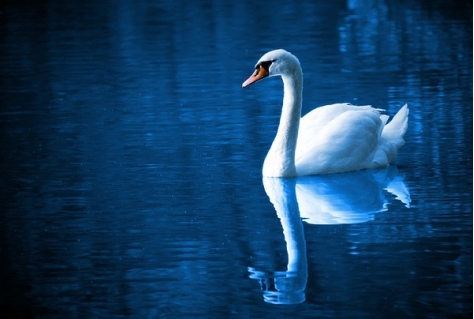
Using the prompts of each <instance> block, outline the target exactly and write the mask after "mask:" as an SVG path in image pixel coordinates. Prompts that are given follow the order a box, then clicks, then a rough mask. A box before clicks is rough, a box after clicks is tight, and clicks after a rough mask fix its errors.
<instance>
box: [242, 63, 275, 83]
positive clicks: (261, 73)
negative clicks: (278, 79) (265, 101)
mask: <svg viewBox="0 0 474 319" xmlns="http://www.w3.org/2000/svg"><path fill="white" fill-rule="evenodd" d="M268 74H269V73H268V71H267V70H265V68H264V67H263V66H261V65H259V66H257V68H256V69H255V72H253V74H252V75H251V76H250V77H249V78H248V79H247V81H245V82H244V83H242V88H245V87H247V86H249V85H250V84H253V83H255V82H257V81H259V80H261V79H263V78H265V77H267V76H268Z"/></svg>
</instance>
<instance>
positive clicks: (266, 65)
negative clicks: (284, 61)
mask: <svg viewBox="0 0 474 319" xmlns="http://www.w3.org/2000/svg"><path fill="white" fill-rule="evenodd" d="M273 61H275V60H272V61H264V62H260V65H261V66H262V67H263V68H264V69H265V70H266V71H267V72H268V69H269V68H270V65H272V63H273Z"/></svg>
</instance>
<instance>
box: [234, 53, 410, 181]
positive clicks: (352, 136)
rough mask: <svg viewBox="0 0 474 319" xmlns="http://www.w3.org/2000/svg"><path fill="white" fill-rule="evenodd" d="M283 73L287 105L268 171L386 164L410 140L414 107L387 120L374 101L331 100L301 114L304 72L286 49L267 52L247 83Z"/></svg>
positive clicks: (295, 171)
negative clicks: (368, 103) (362, 103)
mask: <svg viewBox="0 0 474 319" xmlns="http://www.w3.org/2000/svg"><path fill="white" fill-rule="evenodd" d="M275 75H280V76H281V77H282V80H283V85H284V97H283V107H282V113H281V118H280V125H279V127H278V131H277V134H276V136H275V139H274V141H273V143H272V146H271V147H270V150H269V151H268V154H267V157H266V158H265V162H264V164H263V176H267V177H291V176H304V175H316V174H328V173H339V172H347V171H355V170H360V169H367V168H378V167H386V166H388V165H390V164H391V163H393V162H394V161H395V158H396V156H397V151H398V149H399V148H400V147H401V146H402V145H403V144H404V143H405V141H404V140H403V136H404V135H405V132H406V129H407V124H408V107H407V105H406V104H405V105H404V106H403V107H402V108H401V109H400V110H399V111H398V113H397V114H396V115H395V117H394V118H393V119H392V120H391V121H390V123H388V124H387V120H388V116H387V115H381V114H380V110H378V109H375V108H372V107H370V106H354V105H351V104H347V103H341V104H332V105H326V106H322V107H319V108H316V109H314V110H313V111H311V112H309V113H308V114H306V115H305V116H304V117H303V118H301V107H302V93H303V72H302V70H301V66H300V63H299V61H298V59H297V58H296V57H295V56H294V55H292V54H291V53H289V52H287V51H285V50H282V49H280V50H274V51H270V52H268V53H266V54H265V55H264V56H262V57H261V58H260V60H259V61H258V62H257V65H256V70H255V72H254V74H252V76H251V77H250V78H249V79H248V80H247V81H245V82H244V83H243V84H242V86H243V87H246V86H248V85H250V84H252V83H255V82H257V81H258V80H260V79H263V78H265V77H266V76H275Z"/></svg>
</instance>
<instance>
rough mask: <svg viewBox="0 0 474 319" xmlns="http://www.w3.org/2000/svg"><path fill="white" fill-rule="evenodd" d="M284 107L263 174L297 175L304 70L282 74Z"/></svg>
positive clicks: (278, 175)
mask: <svg viewBox="0 0 474 319" xmlns="http://www.w3.org/2000/svg"><path fill="white" fill-rule="evenodd" d="M282 80H283V88H284V95H283V107H282V111H281V117H280V125H279V126H278V131H277V134H276V136H275V139H274V140H273V144H272V146H271V148H270V150H269V151H268V154H267V157H266V159H265V162H264V164H263V175H264V176H272V177H289V176H295V175H296V168H295V151H296V141H297V139H298V129H299V125H300V118H301V106H302V100H303V97H302V95H303V72H302V71H301V68H300V67H299V66H298V68H296V69H295V72H294V73H293V74H290V75H282Z"/></svg>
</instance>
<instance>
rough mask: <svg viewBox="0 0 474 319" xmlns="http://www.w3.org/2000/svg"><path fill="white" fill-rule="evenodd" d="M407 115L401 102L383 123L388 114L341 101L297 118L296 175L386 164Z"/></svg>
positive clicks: (398, 142)
mask: <svg viewBox="0 0 474 319" xmlns="http://www.w3.org/2000/svg"><path fill="white" fill-rule="evenodd" d="M407 116H408V108H407V106H406V105H405V106H404V107H403V108H402V109H401V110H400V111H399V113H397V115H396V116H395V117H394V119H393V120H392V121H391V122H390V123H389V124H387V125H385V123H386V122H387V119H388V117H387V116H386V115H380V112H379V110H378V109H374V108H372V107H370V106H354V105H351V104H346V103H343V104H333V105H327V106H324V107H320V108H316V109H315V110H313V111H311V112H310V113H308V114H307V115H306V116H304V117H303V118H302V119H301V123H300V129H299V135H298V141H297V145H296V154H295V155H296V156H295V164H296V171H297V174H298V175H314V174H328V173H338V172H346V171H353V170H359V169H365V168H376V167H385V166H388V165H389V164H390V163H391V162H393V160H394V159H395V157H396V153H397V150H398V148H399V147H401V146H402V145H403V143H404V141H403V135H404V134H405V132H406V125H407ZM386 130H387V131H386Z"/></svg>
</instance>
